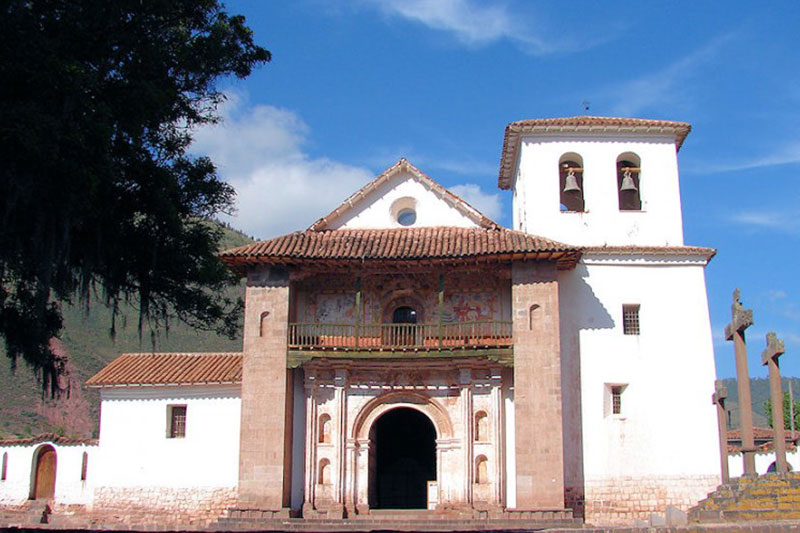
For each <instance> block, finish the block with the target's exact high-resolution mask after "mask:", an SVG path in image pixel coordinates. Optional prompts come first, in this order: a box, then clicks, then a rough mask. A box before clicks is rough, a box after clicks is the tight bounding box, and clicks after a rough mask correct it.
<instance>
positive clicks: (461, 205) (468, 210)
mask: <svg viewBox="0 0 800 533" xmlns="http://www.w3.org/2000/svg"><path fill="white" fill-rule="evenodd" d="M403 170H407V171H409V172H411V174H413V175H414V176H415V177H416V178H417V179H419V180H420V181H422V182H423V183H424V184H425V185H426V186H428V187H430V188H431V189H432V190H433V191H435V192H436V193H438V194H440V195H441V196H442V197H443V198H446V199H447V200H449V202H450V203H451V204H452V206H453V207H454V208H455V209H457V210H459V211H460V212H461V213H462V214H464V215H466V216H467V217H468V218H469V219H471V220H472V221H473V222H475V223H476V224H478V225H479V226H480V227H483V228H491V227H494V226H498V224H497V222H495V221H493V220H492V219H490V218H489V217H487V216H486V215H484V214H483V213H481V212H480V211H479V210H478V209H476V208H475V207H473V206H472V205H471V204H470V203H469V202H467V201H466V200H464V199H463V198H461V197H460V196H458V195H457V194H455V193H453V192H450V191H449V190H448V189H446V188H445V187H443V186H442V185H440V184H439V183H438V182H436V181H435V180H434V179H433V178H431V177H430V176H428V175H427V174H425V173H424V172H422V171H421V170H420V169H418V168H417V167H416V166H414V165H413V164H411V163H410V162H409V161H408V160H407V159H406V158H405V157H403V158H401V159H400V160H399V161H398V162H397V163H395V164H394V165H392V166H390V167H389V168H387V169H386V170H384V171H383V172H381V173H380V174H379V175H378V176H377V177H376V178H375V179H373V180H372V181H370V182H369V183H367V184H366V185H364V186H363V187H361V188H360V189H359V190H357V191H356V192H354V193H353V194H351V195H350V196H348V197H347V199H346V200H345V201H344V202H342V203H341V204H339V206H338V207H336V208H334V209H333V211H331V212H330V213H328V214H327V215H325V216H324V217H322V218H320V219H319V220H317V221H316V222H314V223H313V224H311V226H309V228H308V231H322V230H326V229H329V228H328V224H330V222H331V221H332V220H333V219H335V218H336V217H338V216H340V215H342V214H344V213H346V212H347V211H349V210H350V209H352V208H353V207H354V206H355V205H356V203H358V202H359V201H360V200H361V199H362V198H365V197H366V196H367V195H368V194H369V193H370V192H372V191H373V190H375V189H377V188H378V186H380V185H381V184H382V183H384V182H385V181H387V180H388V179H389V178H391V177H392V176H394V175H395V174H397V173H398V172H401V171H403Z"/></svg>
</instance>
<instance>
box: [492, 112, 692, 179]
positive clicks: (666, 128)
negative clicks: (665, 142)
mask: <svg viewBox="0 0 800 533" xmlns="http://www.w3.org/2000/svg"><path fill="white" fill-rule="evenodd" d="M573 128H574V130H575V131H584V132H585V131H591V130H612V131H613V130H616V131H624V132H631V131H633V132H637V133H650V132H656V133H669V134H671V135H673V136H674V137H675V149H676V150H680V149H681V146H683V142H684V141H685V140H686V136H687V135H689V132H691V131H692V126H691V124H689V123H688V122H679V121H675V120H662V119H649V118H629V117H602V116H597V115H578V116H573V117H554V118H533V119H523V120H517V121H515V122H511V123H509V124H508V125H507V126H506V130H505V135H504V137H503V150H502V151H501V153H500V172H499V175H498V177H497V186H498V187H500V188H501V189H510V188H511V182H512V179H513V173H514V167H515V165H516V161H517V157H518V152H519V144H520V137H521V136H522V135H523V134H526V133H546V132H548V131H564V130H567V131H569V130H571V129H573Z"/></svg>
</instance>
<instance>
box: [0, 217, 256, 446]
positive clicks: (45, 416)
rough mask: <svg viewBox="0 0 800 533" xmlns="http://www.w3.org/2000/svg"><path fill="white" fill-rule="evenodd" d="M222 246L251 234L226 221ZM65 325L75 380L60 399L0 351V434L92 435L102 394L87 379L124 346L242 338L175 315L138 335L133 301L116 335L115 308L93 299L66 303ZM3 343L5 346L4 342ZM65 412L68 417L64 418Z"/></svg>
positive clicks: (235, 347)
mask: <svg viewBox="0 0 800 533" xmlns="http://www.w3.org/2000/svg"><path fill="white" fill-rule="evenodd" d="M223 231H224V236H223V240H222V243H221V248H222V249H226V248H232V247H234V246H240V245H242V244H247V243H249V242H252V241H253V239H252V238H250V237H248V236H246V235H244V234H243V233H241V232H238V231H236V230H234V229H232V228H230V227H227V226H223ZM230 290H231V293H232V295H238V296H241V297H244V289H243V285H242V286H240V287H234V288H232V289H230ZM63 314H64V330H63V332H62V337H61V341H62V344H63V349H64V350H65V351H66V353H67V355H68V356H69V361H70V366H71V372H72V380H71V387H70V395H69V398H66V397H65V398H62V399H60V400H59V401H58V402H57V403H54V402H52V401H50V400H49V399H47V398H43V397H42V392H41V387H40V386H39V384H38V383H37V382H36V379H35V378H34V376H33V374H32V372H31V371H30V370H29V369H28V368H27V367H26V366H25V365H24V364H23V363H22V362H20V363H19V365H18V367H17V369H16V372H12V370H11V365H10V360H9V359H7V358H6V357H5V353H3V352H1V351H0V390H2V391H3V394H2V401H0V438H4V437H5V438H7V437H15V436H16V437H27V436H31V435H36V434H39V433H42V432H45V431H48V432H49V431H54V432H57V433H66V434H74V435H75V436H90V435H96V433H97V410H98V404H99V395H98V393H97V391H95V390H92V389H82V388H81V387H78V386H76V385H77V384H83V383H84V382H85V381H86V380H87V379H88V378H89V377H91V376H92V375H93V374H95V373H96V372H97V371H98V370H100V369H101V368H102V367H103V366H105V365H106V364H107V363H108V362H109V361H111V360H112V359H114V358H115V357H116V356H117V355H119V354H120V353H122V352H139V351H153V350H155V351H167V352H168V351H240V350H241V349H242V340H241V338H237V339H234V340H231V339H228V338H226V337H221V336H218V335H215V334H214V333H209V332H203V331H196V330H194V329H192V328H190V327H188V326H186V325H184V324H182V323H178V322H177V321H176V322H175V323H173V324H171V325H170V328H169V330H168V331H161V332H160V333H159V334H158V336H156V337H155V338H152V339H151V336H150V334H149V332H143V334H142V337H141V338H140V337H139V333H138V331H137V321H138V313H137V312H136V310H135V309H134V308H133V307H132V306H130V305H129V306H127V307H123V309H122V316H121V317H119V318H118V319H117V333H116V338H115V339H112V338H111V336H110V333H109V332H110V326H111V311H110V310H109V309H108V308H106V307H105V306H103V305H102V304H100V303H98V302H95V303H93V304H92V305H91V306H90V308H89V310H88V312H87V311H86V310H85V309H83V308H81V307H80V306H74V305H64V306H63ZM0 349H1V348H0ZM64 413H66V414H67V417H68V418H70V419H68V420H63V419H62V418H63V417H64Z"/></svg>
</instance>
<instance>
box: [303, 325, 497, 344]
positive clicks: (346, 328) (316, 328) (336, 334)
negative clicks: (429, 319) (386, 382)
mask: <svg viewBox="0 0 800 533" xmlns="http://www.w3.org/2000/svg"><path fill="white" fill-rule="evenodd" d="M511 324H512V323H511V321H485V320H484V321H480V322H452V323H447V324H289V349H293V350H352V351H356V350H357V351H370V350H375V351H380V350H391V351H421V350H458V349H475V348H508V347H511V346H512V340H511Z"/></svg>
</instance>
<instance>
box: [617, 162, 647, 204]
mask: <svg viewBox="0 0 800 533" xmlns="http://www.w3.org/2000/svg"><path fill="white" fill-rule="evenodd" d="M641 164H642V163H641V159H639V156H638V155H636V154H634V153H632V152H625V153H624V154H620V156H619V157H617V192H618V193H619V210H620V211H640V210H641V209H642V198H641V194H640V190H639V187H640V182H639V175H640V174H641V171H642V169H641Z"/></svg>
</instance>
